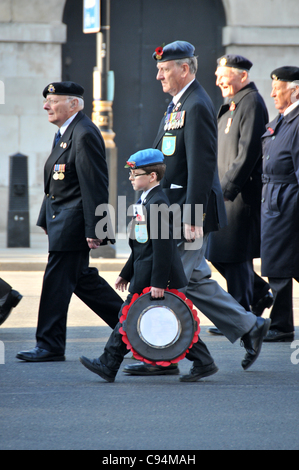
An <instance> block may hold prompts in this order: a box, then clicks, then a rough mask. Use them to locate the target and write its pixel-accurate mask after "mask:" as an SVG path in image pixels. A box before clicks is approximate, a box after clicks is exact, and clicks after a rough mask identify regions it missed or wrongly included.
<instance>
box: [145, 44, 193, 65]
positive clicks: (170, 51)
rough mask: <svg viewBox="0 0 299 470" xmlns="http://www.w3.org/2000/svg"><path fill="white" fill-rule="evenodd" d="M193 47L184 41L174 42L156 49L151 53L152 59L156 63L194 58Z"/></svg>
mask: <svg viewBox="0 0 299 470" xmlns="http://www.w3.org/2000/svg"><path fill="white" fill-rule="evenodd" d="M194 51H195V47H194V46H192V44H190V43H189V42H186V41H174V42H171V43H170V44H167V45H166V46H160V47H157V49H156V50H155V52H154V53H153V56H152V57H153V59H155V60H157V61H158V62H166V61H168V60H179V59H187V58H188V57H194Z"/></svg>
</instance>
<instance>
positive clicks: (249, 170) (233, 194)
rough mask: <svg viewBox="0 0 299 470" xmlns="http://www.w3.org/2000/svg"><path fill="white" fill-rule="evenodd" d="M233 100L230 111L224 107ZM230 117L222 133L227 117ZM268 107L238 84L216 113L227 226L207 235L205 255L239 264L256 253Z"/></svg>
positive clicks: (252, 88)
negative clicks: (208, 237) (235, 90)
mask: <svg viewBox="0 0 299 470" xmlns="http://www.w3.org/2000/svg"><path fill="white" fill-rule="evenodd" d="M232 102H234V103H235V107H236V109H235V111H233V112H232V111H231V110H230V106H231V103H232ZM230 118H232V124H231V126H230V128H229V132H228V133H226V132H225V129H226V128H227V123H228V119H230ZM267 121H268V111H267V108H266V105H265V103H264V100H263V98H262V97H261V95H260V94H259V93H258V90H257V88H256V86H255V85H254V83H252V82H251V83H249V85H247V86H245V87H244V88H242V89H241V90H240V91H239V92H238V93H236V95H235V96H234V97H233V98H232V99H230V100H229V102H228V103H227V104H224V105H223V106H222V107H221V108H220V110H219V113H218V168H219V177H220V183H221V187H222V191H223V195H224V197H225V198H226V199H228V201H227V202H225V207H226V212H227V218H228V225H227V227H225V228H224V229H223V230H221V231H220V232H218V233H213V234H212V235H211V237H210V239H209V246H208V250H207V258H208V259H209V260H210V261H212V262H215V263H216V262H218V263H241V262H244V261H248V260H252V259H254V258H259V257H260V238H261V232H260V230H261V228H260V214H261V209H260V207H261V192H262V180H261V174H262V141H261V136H262V135H263V133H264V131H265V125H266V123H267Z"/></svg>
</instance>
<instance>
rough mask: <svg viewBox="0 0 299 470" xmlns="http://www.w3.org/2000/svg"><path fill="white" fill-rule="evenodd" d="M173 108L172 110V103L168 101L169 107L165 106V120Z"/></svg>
mask: <svg viewBox="0 0 299 470" xmlns="http://www.w3.org/2000/svg"><path fill="white" fill-rule="evenodd" d="M173 108H174V102H173V101H170V103H169V105H168V106H167V111H166V116H165V120H166V119H167V116H168V115H169V114H171V113H172V110H173Z"/></svg>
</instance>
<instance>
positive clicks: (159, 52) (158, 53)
mask: <svg viewBox="0 0 299 470" xmlns="http://www.w3.org/2000/svg"><path fill="white" fill-rule="evenodd" d="M155 52H156V58H157V59H158V60H160V59H162V56H163V47H161V46H160V47H157V49H156V50H155Z"/></svg>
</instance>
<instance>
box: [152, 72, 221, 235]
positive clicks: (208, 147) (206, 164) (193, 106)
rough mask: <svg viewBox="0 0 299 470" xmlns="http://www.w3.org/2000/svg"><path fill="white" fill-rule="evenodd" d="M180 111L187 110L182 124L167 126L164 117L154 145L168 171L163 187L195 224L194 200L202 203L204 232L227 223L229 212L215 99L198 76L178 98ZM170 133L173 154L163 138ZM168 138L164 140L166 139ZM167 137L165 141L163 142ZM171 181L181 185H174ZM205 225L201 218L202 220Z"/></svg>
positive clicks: (186, 220)
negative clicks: (220, 163) (221, 176)
mask: <svg viewBox="0 0 299 470" xmlns="http://www.w3.org/2000/svg"><path fill="white" fill-rule="evenodd" d="M179 104H180V106H178V110H179V111H185V123H184V126H183V127H182V128H179V129H174V130H170V131H168V130H167V131H165V130H164V118H163V119H162V121H161V124H160V128H159V131H158V134H157V137H156V139H155V141H154V144H153V147H154V148H158V149H160V150H161V151H162V152H163V153H164V157H165V163H166V173H165V176H164V178H163V180H162V187H163V190H164V191H165V193H166V194H167V196H168V198H169V201H170V204H173V203H176V204H179V205H180V206H181V208H182V209H183V205H184V204H188V205H189V208H191V214H190V212H189V211H188V210H187V211H185V212H184V211H183V210H182V214H183V222H185V223H189V224H190V222H191V225H195V222H197V221H196V220H195V213H194V207H195V204H202V206H203V214H204V224H203V227H204V231H205V233H207V232H211V231H214V230H218V229H219V228H220V227H223V226H225V225H226V213H225V207H224V202H223V195H222V190H221V186H220V183H219V177H218V170H217V119H216V114H215V110H214V107H213V103H212V101H211V99H210V97H209V96H208V94H207V93H206V91H205V90H204V88H203V87H202V86H201V85H200V83H199V82H198V81H197V80H195V81H194V82H193V83H191V85H190V86H189V87H188V88H187V90H186V91H185V92H184V94H183V95H182V97H181V99H180V100H179ZM169 137H172V138H173V141H174V142H175V147H174V152H173V154H172V155H165V152H164V151H163V150H164V142H165V141H167V139H168V138H169ZM164 139H165V140H164ZM163 141H164V142H163ZM171 185H177V186H182V188H175V189H171ZM201 225H202V221H201Z"/></svg>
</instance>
